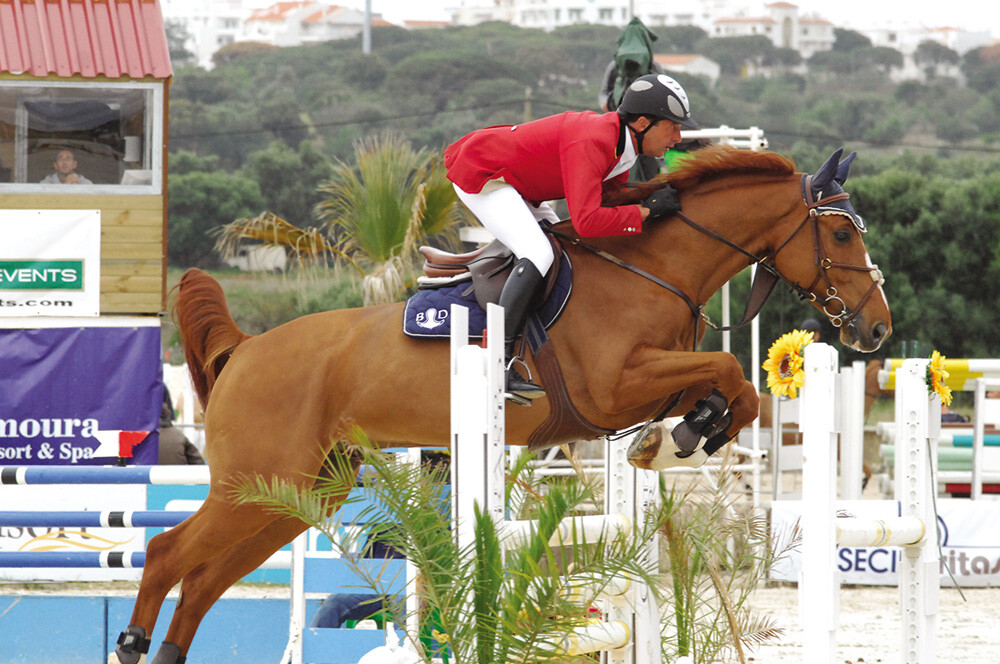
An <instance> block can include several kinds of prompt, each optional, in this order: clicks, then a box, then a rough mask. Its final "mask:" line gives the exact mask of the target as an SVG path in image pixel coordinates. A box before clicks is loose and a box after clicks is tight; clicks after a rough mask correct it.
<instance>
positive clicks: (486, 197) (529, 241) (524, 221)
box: [455, 180, 559, 274]
mask: <svg viewBox="0 0 1000 664" xmlns="http://www.w3.org/2000/svg"><path fill="white" fill-rule="evenodd" d="M455 191H456V192H457V193H458V198H459V200H461V201H462V202H463V203H465V205H466V207H468V208H469V209H470V210H472V213H473V214H474V215H476V217H477V218H478V219H479V221H480V222H481V223H482V224H483V226H485V227H486V230H488V231H489V232H490V233H492V234H493V237H495V238H496V239H498V240H500V242H502V243H503V244H504V245H505V246H506V247H507V248H508V249H510V250H511V251H512V252H514V255H515V256H517V258H518V259H521V258H527V259H528V260H530V261H531V262H532V264H534V266H535V267H536V268H538V271H539V272H540V273H541V274H547V273H548V271H549V268H550V267H552V260H553V256H552V247H551V246H550V245H549V240H548V238H547V237H545V233H544V232H543V231H542V229H541V227H540V226H539V222H541V221H549V222H551V223H556V222H558V221H559V217H558V216H557V215H556V213H555V210H553V209H552V208H551V207H549V205H548V204H547V203H542V204H541V205H539V206H538V207H537V208H536V207H535V206H533V205H531V204H530V203H528V202H527V201H526V200H524V198H523V197H522V196H521V194H519V193H518V192H517V190H516V189H514V187H512V186H510V185H509V184H504V183H503V182H498V181H496V180H492V181H490V182H487V183H486V186H485V187H483V191H482V192H480V193H478V194H470V193H468V192H467V191H463V190H462V189H461V188H460V187H459V186H458V185H455Z"/></svg>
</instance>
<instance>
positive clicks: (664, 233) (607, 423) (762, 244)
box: [111, 148, 891, 664]
mask: <svg viewBox="0 0 1000 664" xmlns="http://www.w3.org/2000/svg"><path fill="white" fill-rule="evenodd" d="M839 156H840V155H839V153H837V154H835V155H834V156H833V157H831V159H830V160H829V161H828V162H827V164H826V165H825V166H824V167H823V168H822V169H820V171H819V172H817V174H816V175H814V176H810V180H809V181H807V180H806V177H807V176H805V175H803V174H801V173H796V172H795V168H794V165H793V164H792V162H791V161H790V160H788V159H786V158H785V157H782V156H780V155H777V154H774V153H752V152H744V151H739V150H734V149H728V148H707V149H705V150H702V151H700V152H699V153H698V156H696V157H695V158H694V159H692V160H691V161H690V162H688V163H687V164H686V165H685V166H683V167H682V168H681V169H680V170H679V171H678V172H677V173H675V174H672V175H670V176H669V177H668V178H667V181H668V182H669V183H670V184H671V185H672V186H674V187H675V188H676V189H677V190H678V191H679V193H680V200H681V203H682V204H683V213H684V214H683V218H680V217H675V218H672V219H669V220H664V221H657V222H647V223H646V225H645V228H644V230H643V232H642V234H641V235H636V236H622V237H608V238H594V239H588V240H586V242H587V243H588V244H589V245H590V246H591V248H593V249H599V250H601V251H603V252H606V253H607V254H611V255H613V256H614V257H617V259H619V260H620V261H622V262H625V263H628V264H630V265H632V266H635V267H637V268H640V270H641V271H644V272H645V273H647V276H642V275H640V274H637V273H636V272H633V271H627V270H624V269H621V267H620V266H619V265H616V264H614V263H613V262H610V261H608V260H605V258H602V257H601V256H600V255H598V254H597V253H595V252H593V251H591V250H588V249H586V248H581V247H579V246H576V245H574V244H573V243H567V246H566V250H567V253H568V254H569V256H570V259H571V262H572V265H573V270H574V272H573V291H572V297H571V298H570V300H569V302H568V304H567V305H566V307H565V310H564V311H563V313H562V315H561V317H560V318H559V320H558V321H557V322H556V323H555V324H554V325H553V327H552V328H551V329H550V330H549V334H550V337H551V340H552V344H553V347H554V348H555V350H556V352H557V354H558V357H559V360H560V363H561V367H562V372H563V375H564V378H565V384H566V387H567V390H568V393H569V395H570V397H571V398H572V401H573V403H574V404H575V406H576V408H577V410H578V411H579V412H580V413H581V414H582V415H583V417H585V418H586V419H587V420H589V421H590V422H591V423H593V424H594V425H597V426H599V427H604V428H606V429H615V430H620V429H623V428H626V427H630V426H632V425H635V424H636V423H639V422H643V421H646V420H648V419H650V418H651V417H654V416H655V415H657V414H658V413H660V412H661V411H662V410H663V409H664V408H665V407H666V405H667V404H669V403H671V402H673V401H674V400H675V396H676V395H678V394H681V395H682V396H681V398H680V399H679V400H678V401H676V404H675V407H674V408H673V410H672V411H671V414H674V415H678V414H684V413H686V412H688V411H690V410H691V409H692V408H693V407H694V405H695V403H696V401H698V400H700V399H703V398H705V397H707V396H708V395H709V394H710V393H711V392H712V390H713V389H716V390H718V391H719V392H721V393H722V394H723V395H725V397H726V399H727V400H728V402H729V412H730V414H731V415H732V420H731V423H730V425H729V426H728V428H727V429H726V435H727V436H728V437H730V438H731V437H733V436H735V435H736V434H737V433H738V432H739V430H740V429H741V428H743V427H744V426H746V425H747V424H749V423H750V422H751V421H752V420H753V419H754V418H755V417H756V416H757V411H758V396H757V392H756V390H754V388H753V385H752V384H751V383H750V382H749V381H747V380H746V379H745V378H744V376H743V371H742V370H741V368H740V365H739V363H738V362H737V360H736V358H735V357H734V356H733V355H731V354H729V353H723V352H695V351H694V349H695V348H696V347H697V344H698V342H699V341H700V338H701V336H702V335H703V334H704V325H702V324H701V316H700V308H699V307H700V306H701V305H703V304H704V303H705V302H706V301H708V299H709V297H711V296H712V294H713V293H715V292H716V291H717V290H718V289H719V288H720V287H721V286H722V285H723V284H724V283H725V282H726V281H728V280H729V279H730V278H732V277H733V276H734V275H736V274H737V273H739V272H740V271H741V270H743V269H744V268H745V267H747V265H748V264H749V263H751V262H754V261H758V260H759V261H763V262H764V264H765V265H767V266H772V267H773V269H774V270H776V272H777V273H779V274H780V275H781V276H782V277H783V278H784V279H785V280H786V281H787V282H789V283H790V284H791V285H793V286H794V287H796V288H798V289H799V290H800V292H802V293H805V292H806V291H808V297H809V298H810V299H811V300H812V301H813V304H814V305H815V306H816V307H817V308H818V309H819V310H820V311H821V312H823V313H824V314H825V315H827V316H828V318H829V319H831V320H832V321H834V322H835V324H836V323H839V324H840V337H841V341H842V343H844V344H847V345H850V346H852V347H854V348H857V349H859V350H862V351H874V350H875V349H877V348H878V347H879V345H880V344H881V343H882V341H883V340H884V339H885V338H886V337H887V336H888V335H889V333H890V331H891V321H890V315H889V308H888V304H887V302H886V300H885V297H884V295H883V293H882V289H881V286H880V284H881V274H879V273H878V270H877V268H876V267H875V266H874V265H872V263H871V261H870V260H869V257H868V253H867V251H866V249H865V245H864V242H863V239H862V230H863V222H861V220H860V218H859V217H857V216H856V215H855V214H854V211H853V209H851V208H850V206H849V205H848V204H847V203H846V201H845V200H844V199H845V198H846V194H844V193H843V192H842V190H841V189H840V184H842V183H843V181H844V180H845V179H846V177H847V166H848V164H849V162H850V159H848V160H846V161H845V162H843V163H841V162H840V159H839ZM643 186H644V187H647V188H648V187H656V186H662V184H660V183H656V184H644V185H643ZM645 195H646V191H645V189H637V190H636V191H634V192H632V193H631V197H632V200H634V201H638V200H642V198H643V197H644V196H645ZM627 202H629V201H628V200H626V198H623V199H622V200H618V201H614V203H616V204H623V203H627ZM556 230H558V231H559V232H561V233H562V234H565V235H569V236H572V237H574V238H577V239H579V236H577V235H575V233H574V231H573V229H572V227H571V225H570V224H569V223H565V222H564V223H562V224H558V225H557V226H556ZM649 276H653V277H654V278H653V279H650V278H648V277H649ZM656 279H659V280H661V281H663V282H667V283H669V284H670V285H672V286H673V288H674V290H670V289H666V288H664V287H662V285H660V284H657V283H656ZM678 293H682V294H683V296H684V297H686V298H688V299H689V300H690V301H691V302H692V303H694V309H692V308H691V307H690V306H689V305H688V304H686V303H685V302H684V298H683V297H682V296H680V295H678ZM174 316H175V319H176V321H177V324H178V327H179V329H180V332H181V335H182V338H183V342H184V345H185V352H186V354H187V360H188V365H189V367H190V369H191V372H192V374H193V378H194V383H195V386H196V388H197V390H198V395H199V397H200V399H201V401H202V402H203V404H205V406H206V412H205V434H206V440H207V443H206V445H207V448H206V450H205V451H206V457H207V458H208V460H209V465H210V467H211V473H212V480H211V488H210V491H209V494H208V499H207V500H206V501H205V503H204V505H203V506H202V507H201V508H200V509H199V510H198V511H197V512H196V513H195V514H194V515H192V516H191V517H190V518H189V519H188V520H186V521H185V522H184V523H182V524H181V525H179V526H178V527H176V528H174V529H172V530H169V531H167V532H165V533H163V534H160V535H157V536H156V537H154V538H153V539H152V540H151V541H150V542H149V545H148V549H147V555H146V567H145V571H144V573H143V578H142V584H141V587H140V589H139V595H138V598H137V600H136V604H135V610H134V612H133V614H132V620H131V625H130V626H129V627H128V629H127V630H126V631H125V632H123V633H122V636H121V637H120V639H119V645H118V648H117V649H116V652H115V653H112V657H115V656H117V657H118V658H119V660H120V661H121V662H123V664H134V663H135V662H137V661H139V659H140V653H141V652H142V651H143V650H144V647H145V648H148V639H147V636H148V635H149V634H151V633H152V631H153V625H154V623H155V621H156V618H157V614H158V613H159V610H160V605H161V603H162V602H163V600H164V598H165V596H166V594H167V593H168V591H169V590H170V589H171V588H172V587H174V585H175V584H177V583H178V582H180V581H183V583H182V585H181V600H180V601H178V603H177V608H176V609H175V611H174V614H173V619H172V622H171V623H170V627H169V629H168V630H167V633H166V636H165V639H164V643H163V645H162V646H161V648H160V650H159V651H158V652H157V655H156V657H154V659H153V660H152V661H153V662H154V664H176V663H177V662H181V661H183V658H184V656H185V655H186V653H187V650H188V647H189V646H190V644H191V640H192V639H193V637H194V635H195V631H196V629H197V627H198V624H199V622H200V621H201V619H202V617H203V616H204V615H205V613H206V611H207V610H208V609H209V607H211V606H212V604H213V603H215V601H216V600H217V599H218V598H219V597H220V596H221V595H222V593H223V592H224V591H225V590H226V589H227V588H229V587H230V586H231V585H232V584H233V583H235V582H236V581H238V580H239V579H240V578H242V577H243V576H244V575H246V574H248V573H249V572H251V571H253V570H254V569H256V568H257V567H258V566H259V565H260V564H261V563H262V562H263V561H264V560H266V559H267V558H268V556H270V555H271V554H272V553H273V552H274V551H276V550H277V549H278V548H280V547H281V546H283V545H284V544H286V543H288V542H289V541H291V540H292V539H293V538H294V537H295V536H296V535H298V534H299V533H300V532H301V531H302V530H303V529H304V528H305V525H304V524H303V523H301V522H299V521H297V520H295V519H292V518H288V517H279V516H277V515H275V514H273V513H271V512H269V511H267V510H265V509H263V508H262V507H260V506H257V505H254V504H245V503H244V504H240V503H237V502H235V501H234V499H233V497H232V496H231V493H232V487H233V485H234V484H235V483H237V482H238V481H240V480H241V479H243V478H246V477H249V476H254V475H259V476H262V477H264V478H268V479H271V478H276V479H282V480H287V481H291V482H293V483H295V484H297V485H298V486H299V487H301V489H303V490H305V489H308V488H309V487H310V486H311V484H312V482H313V480H312V478H314V477H316V476H317V475H319V474H320V473H321V468H322V467H323V465H324V461H325V459H326V457H327V456H328V455H331V454H344V453H346V452H344V448H343V446H342V445H340V444H339V443H340V442H341V441H344V440H345V439H346V438H347V437H348V436H349V434H350V431H351V430H352V428H353V427H355V426H357V427H360V428H361V429H362V430H363V431H364V432H365V433H366V434H367V436H368V437H369V438H370V439H372V440H374V441H378V442H379V444H381V445H385V446H414V445H416V446H424V445H429V446H443V445H447V444H448V441H449V424H450V417H449V399H448V396H447V391H448V375H449V372H448V367H449V343H448V341H447V340H440V341H437V340H416V339H411V338H409V337H406V336H404V335H403V333H402V331H401V328H402V317H403V305H402V304H390V305H384V306H375V307H367V308H362V309H351V310H341V311H331V312H325V313H319V314H313V315H309V316H305V317H302V318H299V319H297V320H294V321H291V322H289V323H287V324H285V325H282V326H280V327H278V328H275V329H273V330H270V331H268V332H266V333H264V334H261V335H259V336H252V337H251V336H248V335H246V334H244V333H243V332H241V331H240V330H239V329H238V328H237V326H236V324H235V323H234V322H233V320H232V318H231V316H230V315H229V311H228V309H227V307H226V304H225V299H224V297H223V294H222V291H221V288H220V287H219V285H218V283H217V282H215V280H213V279H212V278H211V277H210V276H208V275H206V274H205V273H203V272H200V271H198V270H190V271H189V272H187V273H186V274H185V275H184V276H183V278H182V279H181V282H180V285H179V293H178V295H177V297H176V300H175V303H174ZM548 408H549V407H548V404H547V402H546V400H545V399H544V398H543V399H540V400H536V401H535V402H534V405H532V406H531V407H525V406H511V407H509V408H508V409H507V415H506V417H507V422H506V433H507V442H508V443H510V444H513V445H523V444H525V442H526V441H527V439H528V437H529V435H530V434H531V433H532V431H533V430H534V429H535V428H536V427H538V426H539V425H540V423H542V422H543V420H544V419H545V418H546V415H547V412H548ZM557 442H566V441H554V443H557ZM111 661H114V659H112V660H111Z"/></svg>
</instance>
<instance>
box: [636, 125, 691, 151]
mask: <svg viewBox="0 0 1000 664" xmlns="http://www.w3.org/2000/svg"><path fill="white" fill-rule="evenodd" d="M640 122H641V123H643V125H642V126H640V125H639V123H640ZM648 125H649V120H648V119H647V118H645V117H642V118H639V120H637V121H636V129H639V130H640V131H641V130H642V129H644V128H645V126H648ZM680 140H681V126H680V125H679V124H677V123H676V122H671V121H670V120H660V121H659V122H657V123H655V124H654V125H653V126H652V127H651V128H650V129H649V131H647V132H646V134H645V136H644V137H643V139H642V153H643V154H644V155H646V156H648V157H662V156H663V153H664V152H666V151H667V150H669V149H670V148H672V147H673V146H674V145H676V144H677V143H680Z"/></svg>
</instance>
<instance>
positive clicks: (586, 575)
mask: <svg viewBox="0 0 1000 664" xmlns="http://www.w3.org/2000/svg"><path fill="white" fill-rule="evenodd" d="M358 449H360V450H361V451H362V453H363V455H364V460H365V463H367V464H369V466H370V468H371V470H372V472H366V473H365V474H364V475H363V476H364V478H365V479H364V486H365V489H366V490H367V491H368V492H370V494H371V495H370V497H371V499H372V501H371V504H372V507H370V508H368V509H366V510H365V513H364V514H362V515H360V516H359V518H358V520H359V521H361V522H365V523H368V524H370V525H369V526H368V527H367V528H366V529H363V532H359V533H357V534H356V535H355V537H356V538H358V540H357V541H360V538H367V539H369V540H371V539H372V538H374V539H376V540H379V541H381V542H384V543H386V544H387V545H390V546H392V547H395V548H396V549H398V550H399V551H400V552H401V553H403V555H405V556H406V557H407V558H408V559H409V560H410V561H411V562H412V563H413V564H414V565H415V566H416V568H417V570H418V574H419V577H420V583H419V584H418V590H417V594H418V595H419V598H420V604H421V606H422V610H421V615H422V616H423V617H424V619H425V620H427V619H430V620H431V621H432V623H433V627H434V629H435V634H436V635H437V636H438V638H439V640H440V641H444V642H445V643H446V644H447V648H448V650H449V651H450V655H451V656H452V657H454V661H455V662H456V663H458V664H465V663H470V664H471V663H476V664H493V663H495V662H510V663H514V664H518V663H523V664H529V663H541V662H554V661H559V662H574V661H579V662H584V661H590V659H589V656H587V655H569V654H567V652H566V651H565V649H564V646H563V645H562V644H563V639H564V638H565V637H566V636H568V635H569V634H570V633H571V632H572V630H573V629H574V628H575V627H579V626H581V625H583V624H586V623H587V622H588V621H589V613H588V610H587V608H588V607H589V606H590V605H591V603H592V602H594V601H596V599H597V596H598V595H599V594H601V592H602V591H603V590H605V589H606V587H607V586H608V584H609V583H610V582H611V580H612V579H613V578H615V577H621V576H626V577H628V578H631V579H635V580H641V581H643V582H648V583H651V584H652V585H653V586H656V585H657V584H656V580H655V579H654V577H653V574H654V572H655V570H653V569H649V568H648V567H646V566H643V564H642V563H640V562H638V561H641V560H643V557H642V556H641V555H640V551H641V549H642V547H643V543H644V542H647V541H649V538H651V537H656V528H657V526H658V525H659V524H655V523H653V524H645V526H644V527H642V528H637V532H634V533H633V535H632V536H630V537H621V538H616V539H614V540H606V541H599V542H596V543H593V544H588V545H585V544H583V543H581V542H573V543H572V544H571V545H569V546H566V547H562V548H558V547H552V546H550V545H549V543H548V542H549V538H550V537H551V536H552V534H553V533H554V532H555V531H556V528H557V526H558V524H559V522H560V521H561V520H563V519H564V518H565V517H567V516H570V515H571V514H573V513H574V511H575V509H576V507H577V506H578V505H580V504H581V502H583V501H586V500H590V499H592V498H593V496H592V495H590V491H589V490H588V489H585V488H583V487H582V486H581V485H580V484H573V483H569V484H566V485H564V486H561V487H550V488H548V489H547V490H546V491H545V495H544V497H543V498H542V499H541V500H539V501H537V503H535V504H534V505H532V506H531V508H530V509H531V511H532V512H534V513H535V516H536V518H537V528H536V529H535V530H534V531H533V532H532V533H531V536H530V537H529V539H528V541H527V543H526V544H525V545H523V547H521V548H508V549H507V550H506V552H504V548H503V547H502V545H501V540H500V537H501V536H500V533H499V532H498V529H497V526H496V524H494V523H493V521H492V520H491V519H490V518H489V517H488V516H486V515H483V514H481V513H477V514H476V517H475V541H474V543H473V544H472V545H470V546H467V547H465V548H461V547H459V546H458V544H456V542H455V539H454V537H453V534H452V531H451V527H450V523H449V515H448V512H449V509H448V504H447V501H446V500H443V499H442V488H443V483H444V481H445V479H446V478H445V477H444V475H443V473H442V471H440V470H433V469H427V468H416V467H413V466H408V465H405V464H396V463H392V462H391V461H389V460H387V458H386V457H385V456H384V455H383V454H381V453H379V452H378V451H376V450H373V449H372V448H370V447H367V446H361V447H359V448H358ZM327 474H328V475H330V476H331V477H332V479H329V480H321V481H320V482H319V483H318V485H317V486H316V487H315V488H314V489H312V490H310V491H309V492H306V493H299V492H298V491H296V490H295V489H294V487H291V486H290V485H285V484H282V483H280V482H271V483H266V482H263V481H261V480H257V481H256V482H253V483H249V484H247V485H246V486H244V487H242V488H241V494H242V497H243V499H245V500H254V501H257V502H263V503H264V504H266V505H269V506H270V507H271V508H272V509H274V510H276V511H278V512H279V513H281V514H283V515H292V516H295V517H297V518H299V519H302V520H304V521H305V522H307V523H309V524H310V525H312V526H314V527H316V528H319V529H320V530H321V531H323V532H325V533H327V534H328V535H332V534H333V532H334V531H335V530H336V524H333V523H331V522H330V521H328V520H327V518H326V517H327V511H328V509H327V508H328V506H329V505H330V501H331V500H334V499H337V498H339V497H340V496H343V495H344V494H345V493H346V492H347V491H349V490H350V489H351V488H352V487H353V486H354V483H355V479H354V473H353V468H351V467H348V466H347V464H343V465H341V466H339V467H336V468H333V469H331V470H330V472H329V473H327ZM519 481H521V482H523V481H524V480H519ZM526 493H527V495H529V496H535V495H540V494H539V493H538V492H537V491H536V490H535V489H534V488H531V489H530V490H529V491H527V492H526ZM354 543H356V541H355V542H354ZM355 570H356V572H357V573H358V574H359V575H360V576H361V577H362V578H363V580H364V581H365V583H367V585H369V586H370V587H371V588H372V589H373V590H374V591H375V592H376V593H377V594H384V593H385V592H386V588H387V579H385V578H381V577H380V574H378V573H371V572H366V571H365V569H363V567H362V566H360V565H358V566H356V568H355ZM405 617H406V616H405V615H397V616H396V618H397V620H400V621H401V620H404V619H405ZM411 638H412V635H411ZM418 650H420V652H421V653H422V657H423V661H425V662H428V664H429V663H430V659H431V656H432V653H431V651H430V650H426V649H420V648H419V647H418Z"/></svg>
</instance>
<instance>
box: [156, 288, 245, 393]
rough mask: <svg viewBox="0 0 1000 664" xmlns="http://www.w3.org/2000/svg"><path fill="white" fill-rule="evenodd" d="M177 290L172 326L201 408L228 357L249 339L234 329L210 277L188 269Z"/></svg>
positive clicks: (226, 308) (223, 301) (233, 323)
mask: <svg viewBox="0 0 1000 664" xmlns="http://www.w3.org/2000/svg"><path fill="white" fill-rule="evenodd" d="M177 288H178V292H177V297H176V298H175V299H174V305H173V312H172V313H173V319H174V324H175V325H177V329H178V330H179V331H180V335H181V343H182V344H183V346H184V358H185V359H186V360H187V365H188V371H190V372H191V380H192V382H193V383H194V388H195V391H197V392H198V400H199V401H201V406H202V408H204V407H206V406H207V405H208V396H209V394H211V392H212V386H214V385H215V381H216V380H217V379H218V378H219V374H220V373H222V368H223V367H224V366H225V365H226V362H227V361H228V360H229V357H230V355H232V353H233V351H234V350H235V349H236V347H237V346H239V345H240V344H241V343H243V342H244V341H246V340H247V339H249V338H250V335H249V334H244V333H243V332H242V331H241V330H240V328H239V327H237V326H236V321H234V320H233V317H232V315H230V313H229V307H228V306H226V296H225V295H224V294H223V292H222V287H221V286H219V282H218V281H216V280H215V279H213V278H212V277H211V276H210V275H208V274H206V273H204V272H202V271H201V270H198V269H190V270H188V271H187V272H185V273H184V275H183V276H182V277H181V281H180V283H179V284H178V285H177Z"/></svg>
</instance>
